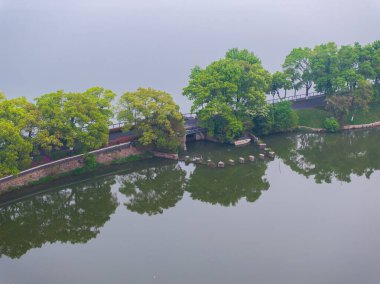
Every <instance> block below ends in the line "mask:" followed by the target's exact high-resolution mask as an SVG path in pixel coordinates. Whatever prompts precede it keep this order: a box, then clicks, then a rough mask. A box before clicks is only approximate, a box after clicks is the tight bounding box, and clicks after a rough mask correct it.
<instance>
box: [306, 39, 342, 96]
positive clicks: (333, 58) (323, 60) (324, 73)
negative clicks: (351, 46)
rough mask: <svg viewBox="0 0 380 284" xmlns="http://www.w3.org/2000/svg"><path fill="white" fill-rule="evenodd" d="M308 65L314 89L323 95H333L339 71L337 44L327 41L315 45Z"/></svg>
mask: <svg viewBox="0 0 380 284" xmlns="http://www.w3.org/2000/svg"><path fill="white" fill-rule="evenodd" d="M310 67H311V72H312V78H313V81H314V83H315V87H316V90H317V91H318V92H321V93H324V94H325V95H333V94H334V93H335V92H336V91H337V85H336V83H337V80H336V78H337V74H338V73H339V68H338V47H337V45H336V44H335V43H334V42H329V43H327V44H321V45H318V46H316V47H315V48H314V49H313V55H312V57H311V60H310Z"/></svg>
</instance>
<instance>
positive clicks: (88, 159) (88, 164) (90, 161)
mask: <svg viewBox="0 0 380 284" xmlns="http://www.w3.org/2000/svg"><path fill="white" fill-rule="evenodd" d="M97 166H98V163H97V162H96V156H95V154H88V153H87V154H84V168H85V169H95V168H96V167H97Z"/></svg>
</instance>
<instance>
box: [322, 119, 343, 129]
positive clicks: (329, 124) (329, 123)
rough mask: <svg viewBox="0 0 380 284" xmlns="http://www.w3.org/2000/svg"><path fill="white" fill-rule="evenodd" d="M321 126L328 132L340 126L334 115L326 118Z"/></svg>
mask: <svg viewBox="0 0 380 284" xmlns="http://www.w3.org/2000/svg"><path fill="white" fill-rule="evenodd" d="M323 126H324V128H325V129H326V130H327V131H328V132H337V131H338V130H339V128H340V125H339V122H338V121H337V120H336V119H335V118H334V117H329V118H326V119H325V122H324V123H323Z"/></svg>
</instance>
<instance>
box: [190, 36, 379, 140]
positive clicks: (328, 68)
mask: <svg viewBox="0 0 380 284" xmlns="http://www.w3.org/2000/svg"><path fill="white" fill-rule="evenodd" d="M282 67H283V71H282V72H275V73H274V74H272V75H271V74H270V73H269V72H268V71H266V70H265V69H264V68H263V66H262V64H261V61H260V59H259V58H258V57H257V56H255V55H254V54H253V53H251V52H249V51H247V50H245V49H243V50H238V49H236V48H234V49H230V50H229V51H227V53H226V55H225V58H222V59H220V60H218V61H215V62H212V63H211V64H210V65H208V66H207V67H206V68H204V69H202V68H200V67H199V66H196V67H195V68H193V69H192V71H191V74H190V80H189V84H188V86H187V87H185V88H184V89H183V94H184V95H185V96H186V97H188V98H189V99H190V100H191V101H192V102H193V105H192V108H191V111H192V112H194V113H196V114H197V116H198V119H199V121H200V124H201V125H202V126H203V127H205V128H207V129H208V132H209V134H210V135H212V136H214V137H215V138H218V139H220V140H222V141H225V140H231V139H234V138H236V137H239V136H241V135H243V134H244V132H246V131H254V132H256V133H258V134H263V133H264V134H267V133H271V132H277V131H282V130H285V129H289V128H294V127H295V126H296V125H297V123H298V117H297V115H296V113H295V112H294V111H292V109H291V104H288V103H285V102H282V103H280V104H275V105H272V106H271V105H268V104H267V102H266V94H269V93H270V94H272V95H273V98H274V96H276V95H277V96H278V97H279V98H280V99H283V98H284V97H286V95H287V91H290V90H293V91H294V94H297V91H299V90H304V91H305V92H306V96H308V95H309V93H310V91H311V90H313V89H314V90H315V91H317V92H321V93H324V94H325V95H326V96H327V99H326V108H327V110H329V111H330V112H331V114H332V116H334V117H335V118H337V119H338V120H340V122H343V121H344V119H345V117H346V116H347V115H348V114H351V115H354V113H355V111H357V110H359V109H364V110H366V109H367V108H368V105H369V103H370V102H371V101H372V100H373V99H380V41H375V42H373V43H371V44H367V45H365V46H361V45H360V44H358V43H355V44H354V45H345V46H341V47H338V46H337V45H336V44H335V43H333V42H330V43H327V44H321V45H318V46H316V47H314V48H313V49H311V48H295V49H293V50H292V51H291V52H290V53H289V55H288V56H287V57H286V58H285V61H284V64H283V65H282Z"/></svg>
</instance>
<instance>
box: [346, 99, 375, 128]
mask: <svg viewBox="0 0 380 284" xmlns="http://www.w3.org/2000/svg"><path fill="white" fill-rule="evenodd" d="M376 121H380V103H379V102H376V103H372V104H371V105H370V106H369V109H368V112H365V111H362V110H361V111H357V112H356V113H355V115H354V119H353V120H352V121H351V115H349V116H347V119H346V124H366V123H372V122H376Z"/></svg>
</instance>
